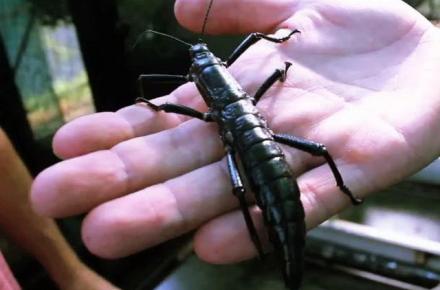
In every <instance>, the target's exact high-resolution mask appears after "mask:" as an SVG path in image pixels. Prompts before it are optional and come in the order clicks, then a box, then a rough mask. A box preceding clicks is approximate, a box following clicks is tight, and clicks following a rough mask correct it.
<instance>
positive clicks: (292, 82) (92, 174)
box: [32, 0, 440, 263]
mask: <svg viewBox="0 0 440 290" xmlns="http://www.w3.org/2000/svg"><path fill="white" fill-rule="evenodd" d="M203 3H206V1H205V0H192V1H189V0H185V1H183V0H180V1H179V0H178V1H177V2H176V15H177V18H178V20H179V21H180V23H182V24H183V25H184V26H185V27H187V28H189V29H192V30H195V31H199V30H200V29H201V24H202V21H203V17H204V12H205V11H206V5H205V4H203ZM268 11H270V14H269V13H268ZM208 21H209V22H208V28H207V29H208V32H210V33H214V34H215V33H247V32H253V31H260V32H272V31H275V30H277V29H280V28H288V29H299V30H300V31H301V34H297V35H295V37H293V38H292V39H291V40H290V41H288V42H287V43H284V44H272V43H268V42H265V41H264V40H262V41H260V42H259V43H257V44H256V45H254V46H253V47H251V48H250V49H249V50H248V51H247V52H246V53H245V54H243V55H242V56H241V57H240V58H239V59H238V60H237V61H236V63H234V64H233V65H232V67H231V68H230V70H231V72H232V73H233V75H234V76H235V77H236V78H237V80H238V81H239V83H241V84H242V85H243V87H244V88H245V89H246V91H248V92H249V93H250V95H253V93H255V91H256V90H257V88H258V87H259V86H260V85H261V84H262V82H263V81H264V80H265V79H266V78H267V77H268V76H269V75H270V74H271V73H272V72H273V71H274V70H275V69H277V68H282V67H283V64H284V62H285V61H289V62H292V63H293V66H292V69H291V70H289V73H288V78H287V80H286V81H285V82H284V83H279V84H276V85H275V86H274V87H273V88H272V89H271V90H269V92H268V93H267V94H266V95H265V96H263V98H262V100H261V101H260V102H259V103H258V107H259V109H260V110H261V112H262V114H263V115H264V116H265V117H266V119H267V120H268V122H269V125H270V127H271V128H272V129H273V130H274V131H275V132H277V133H289V134H294V135H297V136H301V137H305V138H308V139H311V140H314V141H318V142H321V143H324V144H326V145H327V147H328V148H329V151H330V152H331V154H332V155H333V157H334V158H335V159H336V162H337V164H338V167H339V170H340V171H341V173H342V176H343V178H344V181H345V182H346V184H347V186H348V187H349V188H350V189H351V190H352V191H353V192H354V193H355V194H356V195H360V196H365V195H367V194H369V193H371V192H374V191H376V190H378V189H381V188H384V187H386V186H389V185H391V184H393V183H395V182H397V181H399V180H401V179H402V178H404V177H405V176H408V175H409V174H411V173H413V172H415V171H416V170H418V169H420V168H421V167H423V166H424V165H426V164H427V163H428V162H429V161H431V160H433V159H434V158H435V157H436V156H438V154H439V153H440V137H439V134H438V132H440V120H439V118H440V114H439V112H440V93H439V91H440V90H439V86H440V84H439V82H438V81H437V78H438V76H437V72H438V71H440V57H439V54H438V52H439V51H440V40H439V39H440V37H439V32H438V31H437V30H435V28H433V27H432V25H431V24H429V22H427V20H425V19H424V18H423V17H422V16H421V15H419V14H418V13H417V12H415V11H414V10H413V9H411V8H410V7H408V6H406V5H405V4H404V3H403V2H401V1H397V0H389V1H380V0H371V1H361V2H359V1H354V0H344V1H325V0H322V1H287V0H285V1H280V0H259V1H257V0H253V1H244V0H243V1H236V0H216V1H214V6H213V8H212V14H211V15H210V17H209V20H208ZM165 101H168V102H173V103H180V104H184V105H187V106H191V107H193V108H196V109H199V110H202V111H203V110H206V107H205V106H204V104H203V103H202V99H201V97H200V96H199V94H198V93H197V91H196V90H195V88H194V87H193V85H192V84H189V85H184V86H182V87H180V88H179V89H177V90H176V91H175V92H173V93H172V94H170V95H169V96H165V97H162V98H159V99H158V100H157V103H162V102H165ZM155 102H156V101H155ZM283 149H284V151H285V153H286V157H287V160H288V162H289V164H290V166H291V168H292V171H293V172H294V173H295V174H296V175H297V176H298V183H299V186H300V189H301V193H302V195H301V199H302V201H303V204H304V207H305V210H306V222H307V225H308V227H309V228H311V227H313V226H316V225H317V224H319V223H320V222H322V221H324V220H326V219H328V218H329V217H330V216H332V215H333V214H335V213H337V212H339V211H340V210H342V209H343V208H345V207H346V206H347V205H348V204H349V200H348V199H347V197H346V196H345V195H343V194H342V193H341V192H340V191H339V189H338V188H337V187H336V186H335V182H334V179H333V177H332V175H331V173H330V170H329V169H328V166H327V165H325V164H323V160H322V159H320V158H315V157H311V156H309V155H308V154H306V153H303V152H298V151H297V150H293V149H290V148H286V147H283ZM54 150H55V152H56V153H57V155H58V156H60V157H62V158H65V159H67V160H66V161H63V162H61V163H59V164H57V165H55V166H53V167H50V168H48V169H47V170H45V171H44V172H42V173H41V174H40V175H39V176H38V177H37V178H36V180H35V183H34V185H33V191H32V201H33V204H34V207H35V209H36V210H37V211H38V212H40V213H42V214H45V215H50V216H55V217H62V216H67V215H73V214H78V213H83V212H89V213H88V214H87V216H86V218H85V220H84V223H83V229H82V234H83V239H84V242H85V244H86V245H87V247H88V248H89V249H90V250H91V251H92V252H94V253H95V254H97V255H100V256H103V257H119V256H124V255H129V254H131V253H134V252H136V251H139V250H141V249H143V248H146V247H149V246H152V245H155V244H157V243H160V242H162V241H164V240H167V239H170V238H172V237H175V236H177V235H180V234H182V233H184V232H188V231H190V230H193V229H196V228H199V227H200V228H199V229H198V231H197V232H196V235H195V244H194V245H195V250H196V252H197V253H198V255H199V256H200V257H201V258H202V259H205V260H207V261H209V262H214V263H227V262H235V261H240V260H243V259H247V258H250V257H252V256H254V255H255V254H256V252H255V249H254V247H253V245H252V243H251V241H250V239H249V237H248V233H247V229H246V227H245V224H244V221H243V217H242V215H241V213H240V212H239V211H237V210H236V208H237V205H238V204H237V201H236V199H235V197H234V196H233V195H232V193H231V186H230V184H229V177H228V173H227V170H226V169H225V163H224V162H223V161H218V160H220V159H221V158H222V155H223V150H222V147H221V143H220V141H219V138H218V134H217V131H216V129H215V126H214V125H207V124H205V123H203V122H200V121H199V120H188V119H186V118H182V117H180V116H177V115H174V114H164V113H155V112H153V111H151V110H149V109H147V108H145V107H144V106H139V105H133V106H130V107H126V108H123V109H121V110H120V111H118V112H116V113H98V114H94V115H91V116H87V117H82V118H79V119H77V120H75V121H73V122H71V123H69V124H67V125H66V126H64V127H63V128H62V129H60V130H59V132H58V133H57V135H56V136H55V140H54ZM73 157H75V158H73ZM252 214H253V218H254V221H255V223H256V226H257V228H258V230H259V231H260V234H261V236H264V233H265V230H264V226H263V225H262V222H261V217H260V215H261V214H260V212H259V211H258V209H256V208H253V209H252ZM231 245H233V246H231Z"/></svg>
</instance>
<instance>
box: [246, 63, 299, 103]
mask: <svg viewBox="0 0 440 290" xmlns="http://www.w3.org/2000/svg"><path fill="white" fill-rule="evenodd" d="M285 64H286V67H285V68H284V69H283V70H282V69H277V70H275V72H274V73H273V74H272V75H271V76H270V77H268V78H267V80H266V81H264V83H263V84H262V85H261V87H260V88H259V89H258V90H257V92H256V93H255V95H254V104H256V103H258V101H259V100H260V99H261V97H262V96H263V95H264V94H265V93H266V92H267V90H268V89H269V88H270V87H271V86H272V85H273V84H274V83H275V82H276V81H278V80H279V81H281V82H284V81H285V80H286V77H287V70H288V69H289V67H290V66H291V65H292V64H291V63H290V62H286V63H285Z"/></svg>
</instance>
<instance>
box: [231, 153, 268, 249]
mask: <svg viewBox="0 0 440 290" xmlns="http://www.w3.org/2000/svg"><path fill="white" fill-rule="evenodd" d="M226 158H227V163H228V171H229V176H230V178H231V183H232V193H233V194H234V195H235V196H236V197H237V198H238V201H239V202H240V208H241V211H242V213H243V216H244V220H245V222H246V226H247V228H248V231H249V236H250V237H251V240H252V242H253V243H254V245H255V248H256V249H257V251H258V255H259V256H260V258H263V256H264V252H263V247H262V246H261V242H260V239H259V238H258V234H257V230H256V229H255V225H254V223H253V221H252V218H251V215H250V213H249V208H248V205H247V203H246V199H245V193H246V190H245V188H244V185H243V181H242V180H241V177H240V172H239V170H238V166H237V162H236V161H235V157H234V151H233V150H232V149H231V148H227V154H226Z"/></svg>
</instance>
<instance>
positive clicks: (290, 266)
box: [137, 1, 360, 290]
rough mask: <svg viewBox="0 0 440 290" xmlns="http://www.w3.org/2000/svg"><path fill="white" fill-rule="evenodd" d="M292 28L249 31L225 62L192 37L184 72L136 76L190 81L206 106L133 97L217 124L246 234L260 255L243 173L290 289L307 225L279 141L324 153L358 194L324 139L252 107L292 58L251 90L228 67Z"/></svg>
mask: <svg viewBox="0 0 440 290" xmlns="http://www.w3.org/2000/svg"><path fill="white" fill-rule="evenodd" d="M211 3H212V1H211ZM211 3H210V4H211ZM205 24H206V20H205V23H204V25H205ZM152 32H153V33H158V32H154V31H152ZM296 33H299V31H298V30H293V31H291V32H290V33H289V34H288V35H286V36H284V37H280V38H278V37H272V36H268V35H265V34H261V33H252V34H251V35H249V36H248V37H247V38H246V39H245V40H244V41H243V42H242V43H241V44H240V45H239V46H238V47H237V48H236V49H235V51H234V52H233V53H232V54H231V56H230V57H229V59H228V60H227V61H226V62H222V61H221V60H220V59H219V58H217V57H216V56H215V55H214V54H213V53H212V52H211V51H210V50H209V49H208V47H207V45H206V44H204V43H197V44H194V45H190V49H189V52H190V56H191V59H192V65H191V68H190V70H189V74H188V75H157V74H153V75H141V76H140V77H139V79H140V80H141V81H145V80H146V81H167V82H169V81H176V82H187V81H189V82H194V83H195V85H196V86H197V88H198V90H199V92H200V94H201V96H202V97H203V99H204V101H205V102H206V104H207V106H208V107H209V111H208V112H199V111H197V110H194V109H192V108H189V107H186V106H183V105H180V104H171V103H165V104H161V105H156V104H153V103H152V102H150V101H149V100H147V99H145V98H143V97H141V98H138V99H137V101H138V102H142V103H145V104H147V105H148V106H149V107H150V108H151V109H153V110H155V111H165V112H168V113H176V114H182V115H186V116H190V117H194V118H198V119H200V120H203V121H205V122H215V123H216V124H217V125H218V129H219V135H220V137H221V140H222V142H223V145H224V148H225V152H226V160H227V165H228V170H229V173H230V178H231V183H232V188H233V189H232V191H233V194H234V195H235V196H236V197H237V198H238V200H239V203H240V208H241V210H242V212H243V215H244V218H245V221H246V225H247V227H248V230H249V234H250V238H251V240H252V242H253V243H254V245H255V247H256V249H257V251H258V253H259V254H260V256H262V255H263V249H262V246H261V243H260V240H259V238H258V235H257V232H256V230H255V226H254V224H253V222H252V219H251V217H250V214H249V210H248V204H247V202H246V199H245V190H246V189H245V186H244V183H243V179H244V178H246V179H247V181H248V183H249V185H250V187H251V189H252V191H253V192H254V193H255V199H256V202H257V205H258V206H259V207H260V208H261V210H262V213H263V218H264V223H265V225H266V227H267V230H268V233H269V238H270V241H271V242H272V244H273V247H274V249H275V253H276V256H277V257H278V259H279V260H280V264H281V265H282V271H283V275H284V279H285V283H286V286H287V287H288V288H289V289H291V290H294V289H299V287H300V285H301V279H302V271H303V260H304V254H303V253H304V244H305V233H306V228H305V222H304V209H303V206H302V203H301V200H300V191H299V189H298V185H297V183H296V180H295V178H294V177H293V174H292V172H291V171H290V169H289V165H288V164H287V162H286V160H285V157H284V154H283V152H282V150H281V148H280V147H279V145H278V143H281V144H285V145H288V146H291V147H294V148H296V149H299V150H302V151H306V152H308V153H311V154H313V155H315V156H322V157H324V158H325V160H326V161H327V163H328V164H329V166H330V169H331V171H332V173H333V175H334V177H335V179H336V183H337V186H338V187H339V188H340V189H341V191H342V192H343V193H345V194H346V195H348V196H349V198H350V199H351V201H352V202H353V203H354V204H357V203H359V202H360V200H359V199H357V198H356V197H354V196H353V194H352V193H351V192H350V190H349V189H348V188H347V187H346V186H345V185H344V182H343V180H342V177H341V174H340V173H339V171H338V169H337V167H336V165H335V163H334V161H333V159H332V157H331V156H330V154H329V153H328V152H327V150H326V148H325V146H324V145H322V144H319V143H315V142H312V141H309V140H305V139H303V138H300V137H296V136H291V135H287V134H275V133H273V132H272V131H271V130H270V129H269V127H268V125H267V123H266V121H265V119H264V118H263V116H262V115H261V114H260V113H259V111H258V110H257V108H256V106H255V105H256V103H257V102H258V101H259V100H260V98H261V97H262V96H263V95H264V93H265V92H266V91H267V90H268V89H269V88H270V87H271V86H272V85H273V84H274V83H275V82H277V81H284V80H285V79H286V74H287V70H288V68H289V66H290V65H291V64H290V63H287V62H286V63H285V65H284V67H283V68H282V69H276V70H275V71H274V73H273V74H272V75H270V76H269V77H268V78H267V80H266V81H265V82H264V83H263V84H262V85H261V87H260V88H259V89H258V91H257V92H256V94H255V95H254V96H250V95H249V94H247V93H246V92H245V91H244V90H243V89H242V87H241V86H240V84H239V83H238V82H237V81H236V80H235V79H234V77H233V76H232V75H231V74H230V73H229V71H228V69H227V67H229V66H230V65H231V64H232V63H233V62H234V61H235V60H236V59H237V58H238V57H239V56H240V55H241V54H242V53H243V52H244V51H245V50H246V49H247V48H249V47H250V46H251V45H252V44H254V43H256V42H257V41H259V40H261V39H265V40H266V41H270V42H275V43H283V42H286V41H288V40H289V39H290V38H291V36H292V35H294V34H296ZM158 34H161V33H158ZM238 160H239V161H240V162H241V164H242V165H243V166H242V170H240V169H239V166H238V162H237V161H238Z"/></svg>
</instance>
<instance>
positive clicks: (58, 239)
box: [0, 128, 119, 290]
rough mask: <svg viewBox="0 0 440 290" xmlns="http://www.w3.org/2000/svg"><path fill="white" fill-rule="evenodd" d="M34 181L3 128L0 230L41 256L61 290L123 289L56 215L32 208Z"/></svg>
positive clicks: (29, 251)
mask: <svg viewBox="0 0 440 290" xmlns="http://www.w3.org/2000/svg"><path fill="white" fill-rule="evenodd" d="M31 183H32V177H31V175H30V174H29V172H28V170H27V169H26V167H25V165H24V164H23V162H22V161H21V159H20V157H19V156H18V154H17V152H16V151H15V150H14V148H13V146H12V144H11V142H10V141H9V139H8V137H7V136H6V134H5V133H4V132H3V130H2V129H1V128H0V231H1V232H2V233H4V234H6V236H7V237H8V238H10V240H11V242H13V243H15V244H17V245H18V246H20V247H21V248H22V249H24V250H26V251H27V252H28V253H29V254H31V255H32V256H33V257H34V258H35V259H37V260H38V261H39V262H40V263H41V264H42V265H43V266H44V268H45V269H46V271H47V272H48V274H49V276H50V278H51V279H52V280H53V281H54V282H55V283H56V285H57V286H58V288H59V289H61V290H83V289H90V290H116V289H119V288H117V287H115V286H113V285H112V284H111V283H110V282H108V281H107V280H105V279H104V278H102V277H101V276H99V275H98V274H97V273H95V272H94V271H93V270H91V269H90V268H89V267H87V265H85V264H83V263H82V262H81V261H80V260H79V258H78V257H77V255H76V254H75V252H74V251H73V249H72V248H71V247H70V245H69V244H68V243H67V241H66V240H65V239H64V237H63V235H62V234H61V232H60V231H59V230H58V227H57V225H56V224H55V222H54V221H53V220H52V219H50V218H47V217H43V216H40V215H37V214H36V213H35V212H34V211H33V210H32V208H31V205H30V203H29V190H30V187H31ZM1 282H2V281H0V283H1ZM0 285H2V284H0Z"/></svg>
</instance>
